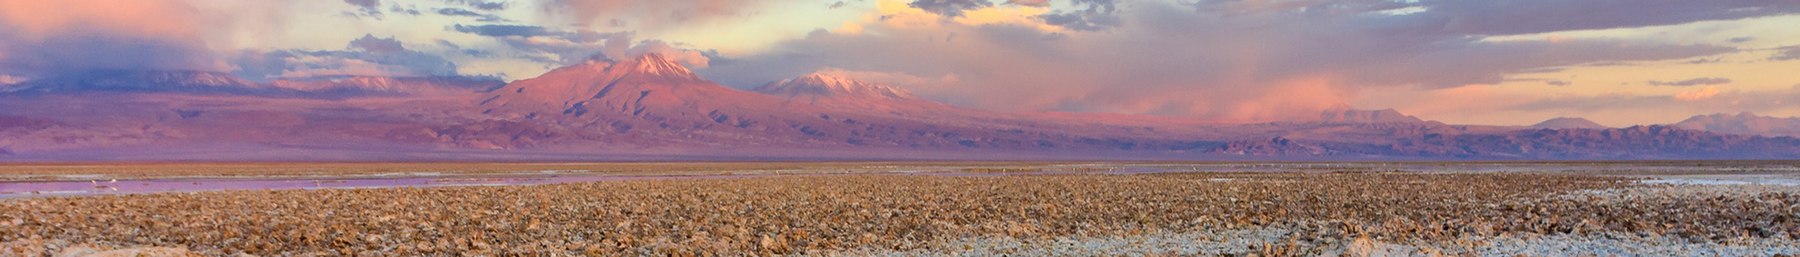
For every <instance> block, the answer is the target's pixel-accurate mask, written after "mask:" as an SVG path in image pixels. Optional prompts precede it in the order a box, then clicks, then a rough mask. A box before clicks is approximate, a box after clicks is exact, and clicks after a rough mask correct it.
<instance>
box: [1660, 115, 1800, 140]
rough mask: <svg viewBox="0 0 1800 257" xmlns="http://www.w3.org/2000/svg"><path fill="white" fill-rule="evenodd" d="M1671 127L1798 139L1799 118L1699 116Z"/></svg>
mask: <svg viewBox="0 0 1800 257" xmlns="http://www.w3.org/2000/svg"><path fill="white" fill-rule="evenodd" d="M1673 126H1676V127H1680V128H1686V129H1696V130H1705V131H1712V132H1719V133H1730V134H1740V135H1763V136H1790V137H1800V117H1789V118H1779V117H1769V116H1760V115H1756V114H1753V113H1748V112H1745V113H1739V114H1737V115H1730V114H1723V113H1720V114H1711V115H1699V116H1694V117H1691V118H1688V119H1687V120H1682V121H1681V122H1678V123H1675V124H1674V125H1673Z"/></svg>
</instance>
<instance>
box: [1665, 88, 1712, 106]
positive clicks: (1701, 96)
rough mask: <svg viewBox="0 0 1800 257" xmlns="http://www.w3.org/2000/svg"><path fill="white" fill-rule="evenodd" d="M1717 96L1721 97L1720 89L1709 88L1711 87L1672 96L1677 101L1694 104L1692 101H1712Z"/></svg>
mask: <svg viewBox="0 0 1800 257" xmlns="http://www.w3.org/2000/svg"><path fill="white" fill-rule="evenodd" d="M1716 96H1719V88H1718V87H1710V86H1709V87H1703V88H1699V89H1694V90H1688V91H1681V92H1680V93H1675V95H1674V96H1671V97H1672V98H1675V100H1681V101H1689V102H1692V101H1700V100H1707V99H1712V98H1713V97H1716Z"/></svg>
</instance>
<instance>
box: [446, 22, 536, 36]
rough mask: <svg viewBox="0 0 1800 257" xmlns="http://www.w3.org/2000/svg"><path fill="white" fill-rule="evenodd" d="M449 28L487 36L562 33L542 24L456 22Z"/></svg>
mask: <svg viewBox="0 0 1800 257" xmlns="http://www.w3.org/2000/svg"><path fill="white" fill-rule="evenodd" d="M451 29H452V30H455V31H456V32H462V33H469V34H476V35H482V36H489V37H508V36H517V37H534V36H550V35H558V34H563V33H560V32H553V31H551V30H550V29H549V28H545V27H542V26H532V25H470V26H464V25H462V24H456V25H451Z"/></svg>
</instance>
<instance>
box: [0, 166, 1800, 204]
mask: <svg viewBox="0 0 1800 257" xmlns="http://www.w3.org/2000/svg"><path fill="white" fill-rule="evenodd" d="M1042 168H1043V169H1042V170H1039V171H1033V172H959V171H956V170H958V168H957V167H935V168H930V167H928V168H925V169H920V167H893V169H891V170H883V169H879V168H877V169H874V170H868V169H862V170H860V171H855V172H851V173H861V174H898V175H926V176H966V177H988V176H1019V175H1056V174H1115V175H1128V174H1149V173H1169V172H1289V171H1336V170H1361V171H1405V172H1428V173H1440V172H1442V173H1462V172H1475V173H1485V172H1521V171H1524V172H1572V173H1580V172H1582V171H1598V170H1632V171H1695V172H1720V173H1731V172H1740V171H1744V170H1747V169H1746V168H1745V167H1693V166H1682V165H1657V164H1652V165H1633V164H1626V165H1559V164H1535V163H1460V164H1447V165H1446V164H1432V163H1212V164H1191V163H1190V164H1120V163H1093V164H1071V165H1049V166H1043V167H1042ZM1770 168H1771V167H1754V168H1748V169H1753V170H1759V171H1769V170H1771V169H1770ZM1793 168H1794V167H1774V170H1786V169H1793ZM580 172H582V171H537V172H524V173H517V174H506V175H445V174H444V173H434V172H403V173H384V174H374V176H367V175H364V176H343V177H281V178H153V179H131V180H112V179H105V178H104V177H96V179H93V180H74V181H68V180H63V181H17V182H0V199H7V198H27V197H50V196H85V195H118V194H150V193H168V192H202V191H227V190H296V189H301V190H308V189H348V188H397V187H446V186H508V185H541V184H562V183H580V182H596V181H624V180H648V179H716V178H746V177H767V176H787V175H781V174H778V173H779V172H776V173H761V174H757V173H751V174H732V175H700V176H693V175H688V176H680V175H650V176H627V175H609V174H582V173H580ZM844 172H849V171H835V172H830V171H828V172H818V173H811V174H810V175H832V174H838V175H842V174H845V173H844ZM63 176H64V178H73V177H70V176H83V175H80V174H71V175H63ZM80 178H87V177H80ZM1215 182H1218V181H1215ZM1641 183H1651V184H1687V185H1783V186H1800V177H1792V176H1780V175H1772V176H1764V175H1722V176H1709V175H1701V176H1661V177H1658V178H1655V179H1649V180H1643V181H1641Z"/></svg>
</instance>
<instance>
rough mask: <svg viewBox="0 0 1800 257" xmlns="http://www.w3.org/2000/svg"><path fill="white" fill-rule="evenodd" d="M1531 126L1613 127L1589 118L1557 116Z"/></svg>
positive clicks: (1564, 127)
mask: <svg viewBox="0 0 1800 257" xmlns="http://www.w3.org/2000/svg"><path fill="white" fill-rule="evenodd" d="M1531 128H1536V129H1608V128H1612V127H1607V126H1606V125H1600V123H1597V122H1594V121H1591V120H1588V119H1585V118H1578V117H1556V118H1552V119H1549V120H1545V121H1544V122H1539V123H1538V124H1536V125H1531Z"/></svg>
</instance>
